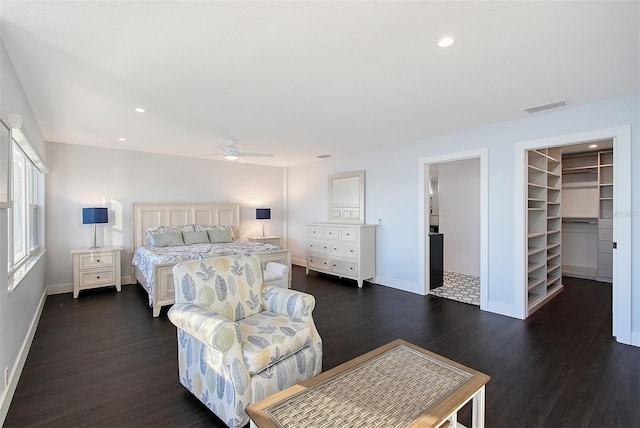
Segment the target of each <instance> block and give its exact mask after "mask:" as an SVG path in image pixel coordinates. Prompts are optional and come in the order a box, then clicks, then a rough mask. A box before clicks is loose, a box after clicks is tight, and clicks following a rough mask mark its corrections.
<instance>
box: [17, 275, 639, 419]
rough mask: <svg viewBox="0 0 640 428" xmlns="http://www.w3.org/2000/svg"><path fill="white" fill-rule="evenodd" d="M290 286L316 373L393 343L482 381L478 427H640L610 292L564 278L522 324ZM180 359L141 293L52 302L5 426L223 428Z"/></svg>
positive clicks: (395, 297) (339, 283)
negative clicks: (304, 312) (315, 339)
mask: <svg viewBox="0 0 640 428" xmlns="http://www.w3.org/2000/svg"><path fill="white" fill-rule="evenodd" d="M293 284H294V288H296V289H299V290H302V291H306V292H309V293H311V294H313V295H315V296H316V300H317V304H316V309H315V311H314V313H313V314H314V319H315V321H316V325H317V327H318V330H319V332H320V335H321V336H322V339H323V344H324V359H323V365H324V369H329V368H331V367H334V366H336V365H338V364H340V363H343V362H345V361H347V360H350V359H352V358H354V357H356V356H358V355H361V354H363V353H365V352H367V351H370V350H372V349H374V348H377V347H379V346H381V345H384V344H385V343H388V342H390V341H392V340H394V339H397V338H402V339H405V340H407V341H409V342H413V343H415V344H417V345H419V346H422V347H424V348H427V349H429V350H431V351H434V352H436V353H439V354H441V355H444V356H446V357H448V358H450V359H453V360H455V361H458V362H460V363H462V364H464V365H467V366H469V367H472V368H475V369H477V370H480V371H482V372H484V373H487V374H489V375H490V376H491V377H492V378H491V381H490V382H489V384H488V385H487V395H486V397H487V398H486V400H487V401H486V421H487V426H488V427H629V428H631V427H640V405H639V403H640V387H639V382H640V375H639V373H640V349H638V348H634V347H631V346H626V345H621V344H619V343H616V342H615V340H614V339H613V338H612V337H611V286H610V285H609V284H604V283H598V282H593V281H582V280H575V279H571V278H567V279H566V280H565V284H566V287H565V291H564V292H563V293H561V294H560V295H559V296H558V297H557V298H555V299H554V300H553V301H551V302H550V303H548V304H547V305H546V306H544V307H543V308H542V309H540V310H539V311H538V312H536V313H535V314H534V315H533V316H532V317H530V318H529V319H527V320H525V321H521V320H516V319H512V318H508V317H504V316H500V315H495V314H491V313H486V312H481V311H480V310H479V309H478V308H477V307H474V306H470V305H466V304H464V303H457V302H453V301H449V300H445V299H441V298H438V297H433V296H426V297H422V296H418V295H415V294H411V293H406V292H402V291H398V290H394V289H391V288H387V287H382V286H376V285H370V284H365V287H364V288H363V289H358V288H357V287H356V285H355V283H354V282H351V281H347V280H339V279H336V278H332V277H328V276H324V275H321V274H318V273H312V274H310V275H309V276H308V277H307V276H305V274H304V270H303V269H302V268H299V267H294V281H293ZM176 349H177V345H176V337H175V328H174V326H173V325H172V324H171V323H170V322H169V321H168V319H167V317H166V310H163V312H162V314H161V316H160V318H155V319H154V318H152V316H151V309H150V308H149V307H148V306H147V296H146V294H145V293H144V291H143V290H142V288H141V287H139V286H126V287H123V290H122V292H120V293H116V292H115V290H113V289H101V290H92V291H86V292H83V293H82V294H81V295H80V298H79V299H77V300H74V299H73V298H72V296H71V294H64V295H56V296H49V297H48V298H47V301H46V304H45V308H44V311H43V313H42V318H41V320H40V324H39V326H38V330H37V333H36V336H35V339H34V341H33V345H32V347H31V351H30V352H29V357H28V359H27V362H26V366H25V368H24V371H23V373H22V377H21V379H20V381H19V384H18V387H17V390H16V393H15V396H14V398H13V402H12V404H11V407H10V409H9V413H8V415H7V418H6V421H5V427H75V426H100V427H140V426H145V427H146V426H157V427H160V426H162V427H164V426H171V427H203V426H205V427H217V426H224V425H222V423H221V422H220V421H219V419H217V418H216V417H215V416H214V415H213V414H212V413H210V412H209V411H208V410H207V409H206V408H205V407H204V406H203V405H201V404H200V402H199V401H198V400H197V399H195V398H194V397H192V396H191V395H190V394H189V393H188V392H187V391H186V390H185V389H184V388H183V387H182V386H181V385H180V384H179V383H178V379H177V376H178V375H177V373H178V369H177V358H176V354H177V351H176ZM469 414H470V411H469V409H468V408H466V409H464V411H463V412H462V420H461V422H462V423H465V424H466V425H467V426H469V422H470V421H469V418H470V416H469Z"/></svg>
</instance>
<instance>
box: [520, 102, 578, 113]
mask: <svg viewBox="0 0 640 428" xmlns="http://www.w3.org/2000/svg"><path fill="white" fill-rule="evenodd" d="M566 105H567V100H566V99H561V100H558V101H553V102H550V103H547V104H540V105H539V106H533V107H527V108H523V109H521V111H526V112H527V113H537V112H539V111H544V110H551V109H552V108H558V107H564V106H566Z"/></svg>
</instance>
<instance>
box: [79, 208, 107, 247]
mask: <svg viewBox="0 0 640 428" xmlns="http://www.w3.org/2000/svg"><path fill="white" fill-rule="evenodd" d="M108 222H109V214H108V210H107V208H83V209H82V224H90V225H91V226H92V227H93V230H92V235H91V236H92V240H91V247H90V249H92V250H93V249H96V248H98V246H97V245H96V224H98V223H108Z"/></svg>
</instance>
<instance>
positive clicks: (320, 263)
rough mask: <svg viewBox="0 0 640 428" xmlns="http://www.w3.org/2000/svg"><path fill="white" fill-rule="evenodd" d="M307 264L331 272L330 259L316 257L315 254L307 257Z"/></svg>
mask: <svg viewBox="0 0 640 428" xmlns="http://www.w3.org/2000/svg"><path fill="white" fill-rule="evenodd" d="M307 264H308V266H309V267H314V268H317V269H323V270H331V265H330V264H329V257H323V256H316V255H314V254H311V255H308V256H307Z"/></svg>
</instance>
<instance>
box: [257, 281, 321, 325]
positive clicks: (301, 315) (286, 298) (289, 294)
mask: <svg viewBox="0 0 640 428" xmlns="http://www.w3.org/2000/svg"><path fill="white" fill-rule="evenodd" d="M262 299H263V300H264V309H265V310H267V311H271V312H275V313H278V314H281V315H286V316H288V317H291V318H293V319H296V320H300V321H309V320H311V319H312V318H311V312H313V308H315V306H316V299H315V297H313V296H312V295H311V294H307V293H303V292H301V291H296V290H291V289H288V288H280V287H275V286H265V287H263V288H262Z"/></svg>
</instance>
